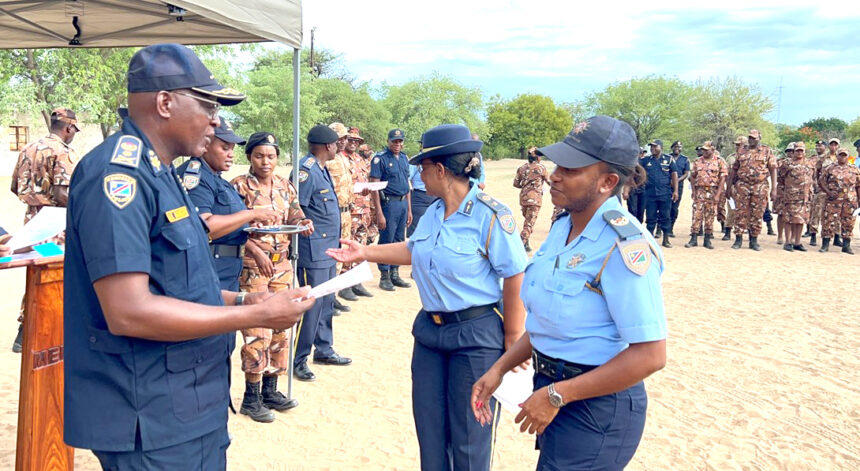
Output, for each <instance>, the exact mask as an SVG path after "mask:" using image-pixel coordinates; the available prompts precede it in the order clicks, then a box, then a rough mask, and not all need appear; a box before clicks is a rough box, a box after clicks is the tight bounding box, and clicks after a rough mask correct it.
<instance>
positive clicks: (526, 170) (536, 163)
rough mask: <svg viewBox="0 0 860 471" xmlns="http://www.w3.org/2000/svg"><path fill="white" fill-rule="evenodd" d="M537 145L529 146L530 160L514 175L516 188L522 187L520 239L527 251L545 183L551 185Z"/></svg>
mask: <svg viewBox="0 0 860 471" xmlns="http://www.w3.org/2000/svg"><path fill="white" fill-rule="evenodd" d="M536 151H537V148H536V147H529V161H528V163H526V164H523V165H522V166H521V167H520V168H518V169H517V175H516V176H515V177H514V188H519V189H520V207H521V208H522V211H523V218H525V222H523V230H522V231H520V239H522V241H523V246H525V248H526V252H531V251H532V248H531V247H530V246H529V237H531V235H532V230H533V229H534V225H535V221H536V220H537V216H538V213H539V212H540V207H541V204H542V203H543V185H544V183H546V184H547V185H549V176H548V174H547V171H546V167H544V166H543V164H542V163H540V156H539V155H538V154H537V152H536Z"/></svg>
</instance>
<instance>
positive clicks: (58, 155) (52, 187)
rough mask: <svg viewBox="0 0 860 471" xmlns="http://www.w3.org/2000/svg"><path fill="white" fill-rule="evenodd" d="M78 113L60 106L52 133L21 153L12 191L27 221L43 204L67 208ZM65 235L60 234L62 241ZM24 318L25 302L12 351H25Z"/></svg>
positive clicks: (53, 113)
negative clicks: (22, 204) (72, 145)
mask: <svg viewBox="0 0 860 471" xmlns="http://www.w3.org/2000/svg"><path fill="white" fill-rule="evenodd" d="M77 123H78V120H77V117H76V116H75V112H74V111H72V110H70V109H68V108H56V109H55V110H54V111H52V112H51V124H50V129H49V130H50V134H48V135H47V136H45V137H43V138H41V139H39V140H38V141H36V142H33V143H30V144H28V145H27V146H26V147H24V149H23V150H22V151H21V153H20V154H19V155H18V162H17V163H16V164H15V170H13V171H12V193H15V194H16V195H17V196H18V199H19V200H21V202H22V203H24V204H26V205H27V212H26V213H24V223H25V224H26V223H27V222H28V221H30V219H32V218H33V216H35V215H36V213H38V212H39V210H40V209H42V206H58V207H61V208H65V207H66V203H67V202H68V200H69V180H70V179H71V177H72V171H73V170H74V169H75V163H77V161H78V157H77V155H76V153H75V151H74V149H72V148H71V147H69V144H71V143H72V140H73V139H74V138H75V134H77V133H78V131H80V129H78V126H77ZM62 238H63V236H62V235H61V236H60V240H62ZM23 321H24V302H23V301H21V313H20V315H19V316H18V322H19V324H18V334H17V335H16V336H15V341H14V342H13V343H12V351H13V352H15V353H21V347H22V343H21V342H22V340H23V328H22V324H20V322H23Z"/></svg>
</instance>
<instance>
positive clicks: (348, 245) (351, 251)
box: [325, 239, 367, 263]
mask: <svg viewBox="0 0 860 471" xmlns="http://www.w3.org/2000/svg"><path fill="white" fill-rule="evenodd" d="M325 253H326V255H328V256H329V257H331V258H333V259H335V260H337V261H338V262H341V263H354V262H363V261H365V260H367V256H366V255H365V253H364V246H363V245H361V244H359V243H358V242H356V241H354V240H348V239H341V240H340V248H339V249H328V250H326V251H325Z"/></svg>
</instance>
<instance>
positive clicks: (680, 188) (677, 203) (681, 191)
mask: <svg viewBox="0 0 860 471" xmlns="http://www.w3.org/2000/svg"><path fill="white" fill-rule="evenodd" d="M683 196H684V182H682V181H681V182H678V201H672V222H671V223H669V226H670V227H671V228H672V232H674V231H675V221H677V220H678V208H679V207H680V206H681V197H683Z"/></svg>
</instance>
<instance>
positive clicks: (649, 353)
mask: <svg viewBox="0 0 860 471" xmlns="http://www.w3.org/2000/svg"><path fill="white" fill-rule="evenodd" d="M540 152H541V153H542V155H544V156H546V157H547V158H548V159H550V160H552V161H553V162H555V163H556V165H557V167H556V169H555V171H554V172H553V173H552V175H551V176H550V181H551V190H550V193H551V195H552V202H553V204H555V205H558V206H561V207H563V208H564V209H565V210H567V214H562V216H561V217H560V218H559V219H558V220H557V221H556V222H555V224H554V225H553V226H552V228H551V229H550V233H549V235H548V236H547V239H546V241H545V242H544V243H543V245H542V246H541V247H540V249H539V250H538V251H537V253H536V254H535V257H534V259H532V260H531V262H530V263H529V266H528V267H527V268H526V272H525V276H524V278H523V285H522V299H523V303H524V305H525V307H526V310H527V312H528V316H527V320H526V332H527V334H528V335H524V336H523V337H522V339H520V340H519V341H518V342H517V343H516V345H514V346H513V347H512V348H511V349H509V350H508V351H507V353H505V355H504V356H502V358H500V359H499V361H498V362H496V364H495V365H493V367H492V368H490V370H489V371H488V372H487V374H486V375H484V376H483V377H482V378H481V379H479V380H478V381H477V382H476V383H475V386H474V388H473V391H472V404H473V410H474V412H475V416H476V418H478V420H479V421H481V423H487V422H489V421H490V420H492V414H491V411H490V410H489V409H488V408H487V407H486V405H485V403H486V402H487V399H488V398H489V397H490V395H491V394H492V393H493V391H495V389H496V388H497V387H498V386H499V384H500V382H501V379H502V375H503V374H504V372H505V371H507V370H509V369H510V368H512V367H513V366H514V365H516V364H518V363H521V362H522V361H524V360H526V359H527V358H529V357H532V358H533V360H534V361H533V364H534V367H535V377H534V392H533V393H532V395H531V396H530V397H529V398H528V400H526V401H525V402H524V403H523V404H522V410H521V411H520V413H519V414H518V415H517V417H516V419H515V420H516V421H517V422H518V423H519V422H522V424H521V427H520V430H521V431H526V430H528V432H529V433H537V434H538V439H537V441H538V446H539V448H540V458H539V461H538V466H537V469H538V470H560V469H564V470H585V469H587V470H620V469H623V468H624V466H625V465H626V464H627V463H628V462H629V461H630V459H631V458H632V457H633V454H634V453H635V451H636V447H637V446H638V444H639V440H640V439H641V437H642V431H643V429H644V427H645V409H646V406H647V398H646V395H645V387H644V386H643V383H642V380H644V379H645V378H646V377H648V376H649V375H650V374H652V373H654V372H655V371H657V370H659V369H661V368H662V367H663V366H664V364H665V362H666V341H665V339H666V319H665V313H664V308H663V295H662V291H661V287H660V274H661V272H662V271H663V260H662V255H661V252H660V248H659V247H658V246H657V243H656V242H655V241H654V239H653V238H652V237H651V235H650V234H648V231H646V230H644V229H643V227H642V225H641V224H640V223H639V222H638V221H637V220H636V219H635V218H634V217H633V216H632V215H631V214H630V213H628V212H627V211H626V210H625V209H623V208H622V206H621V203H620V202H619V200H618V198H615V197H614V196H615V195H617V194H618V193H619V192H620V191H621V190H622V188H623V187H624V186H625V184H627V183H628V182H629V181H630V179H631V178H632V179H633V180H634V183H636V184H639V183H641V180H642V179H643V178H644V172H643V171H642V168H641V167H640V166H639V165H638V163H637V160H638V158H637V154H638V152H639V146H638V143H637V140H636V135H635V133H634V132H633V129H632V128H631V127H630V126H629V125H627V124H626V123H624V122H622V121H619V120H616V119H614V118H610V117H608V116H594V117H592V118H589V119H588V120H587V121H585V122H582V123H579V124H577V125H576V126H575V127H574V129H573V130H572V131H571V132H570V134H569V135H568V136H567V137H566V138H565V139H564V141H562V142H559V143H556V144H552V145H550V146H547V147H544V148H542V149H540Z"/></svg>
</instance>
